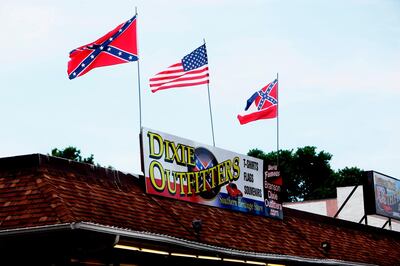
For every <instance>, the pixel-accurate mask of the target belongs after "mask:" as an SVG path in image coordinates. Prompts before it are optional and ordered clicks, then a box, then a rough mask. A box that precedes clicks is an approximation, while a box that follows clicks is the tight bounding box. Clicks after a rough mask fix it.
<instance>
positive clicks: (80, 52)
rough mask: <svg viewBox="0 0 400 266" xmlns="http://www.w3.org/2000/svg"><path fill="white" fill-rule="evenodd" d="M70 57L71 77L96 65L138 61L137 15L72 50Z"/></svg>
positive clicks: (79, 74) (69, 72)
mask: <svg viewBox="0 0 400 266" xmlns="http://www.w3.org/2000/svg"><path fill="white" fill-rule="evenodd" d="M69 57H70V60H69V62H68V71H67V72H68V77H69V79H74V78H76V77H79V76H82V75H84V74H86V73H87V72H88V71H90V70H92V69H93V68H96V67H103V66H111V65H116V64H122V63H128V62H132V61H137V60H138V52H137V41H136V16H134V17H133V18H131V19H130V20H128V21H126V22H125V23H122V24H120V25H119V26H117V27H116V28H115V29H113V30H112V31H110V32H109V33H107V34H106V35H104V36H103V37H101V38H100V39H98V40H97V41H94V42H92V43H89V44H86V45H83V46H81V47H79V48H76V49H74V50H72V51H71V52H70V54H69Z"/></svg>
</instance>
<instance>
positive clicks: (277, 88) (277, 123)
mask: <svg viewBox="0 0 400 266" xmlns="http://www.w3.org/2000/svg"><path fill="white" fill-rule="evenodd" d="M276 81H277V85H278V86H277V87H276V99H277V100H278V104H277V105H276V164H277V166H278V167H279V96H278V91H279V74H278V73H276Z"/></svg>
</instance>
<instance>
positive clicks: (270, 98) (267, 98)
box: [237, 79, 278, 125]
mask: <svg viewBox="0 0 400 266" xmlns="http://www.w3.org/2000/svg"><path fill="white" fill-rule="evenodd" d="M253 103H254V104H253ZM250 107H252V108H250ZM249 108H250V110H249ZM245 111H248V112H247V113H246V114H244V115H238V116H237V118H238V119H239V122H240V124H241V125H243V124H246V123H249V122H252V121H256V120H259V119H269V118H275V117H277V115H278V80H277V79H275V80H274V81H273V82H271V83H269V84H268V85H267V86H265V87H264V88H262V89H261V90H259V91H256V92H255V93H254V94H253V95H252V96H251V97H250V98H249V99H248V100H247V103H246V108H245Z"/></svg>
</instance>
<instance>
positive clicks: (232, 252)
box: [0, 222, 374, 266]
mask: <svg viewBox="0 0 400 266" xmlns="http://www.w3.org/2000/svg"><path fill="white" fill-rule="evenodd" d="M77 229H80V230H87V231H93V232H98V233H104V234H113V235H117V236H124V237H129V238H133V239H139V240H147V241H154V242H158V243H165V244H174V245H177V246H181V247H185V248H190V249H194V250H198V251H203V252H214V253H219V254H224V255H229V256H235V257H244V258H246V259H258V260H273V261H276V262H291V263H293V262H295V263H308V264H316V265H341V266H345V265H346V266H367V265H374V264H366V263H359V262H350V261H342V260H335V259H313V258H305V257H298V256H290V255H279V254H270V253H257V252H250V251H244V250H238V249H229V248H224V247H220V246H213V245H208V244H205V243H200V242H195V241H190V240H186V239H181V238H176V237H173V236H168V235H161V234H155V233H151V232H143V231H133V230H130V229H124V228H119V227H113V226H108V225H101V224H96V223H91V222H77V223H63V224H53V225H44V226H34V227H25V228H16V229H4V230H0V236H12V235H19V234H29V233H40V232H52V231H63V230H77Z"/></svg>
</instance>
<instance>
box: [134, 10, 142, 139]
mask: <svg viewBox="0 0 400 266" xmlns="http://www.w3.org/2000/svg"><path fill="white" fill-rule="evenodd" d="M135 16H136V36H135V37H136V47H137V53H138V60H137V77H138V91H139V132H140V131H141V130H142V97H141V89H140V64H139V62H140V58H139V42H138V37H137V28H138V26H137V16H138V12H137V7H135Z"/></svg>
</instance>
